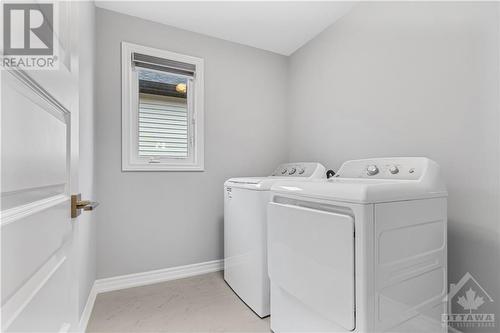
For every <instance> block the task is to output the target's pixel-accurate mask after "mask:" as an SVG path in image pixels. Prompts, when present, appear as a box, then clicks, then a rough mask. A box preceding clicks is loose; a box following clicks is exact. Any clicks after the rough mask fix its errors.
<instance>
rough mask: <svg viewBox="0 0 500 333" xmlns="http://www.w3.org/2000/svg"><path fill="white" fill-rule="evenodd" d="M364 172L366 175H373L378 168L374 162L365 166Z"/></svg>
mask: <svg viewBox="0 0 500 333" xmlns="http://www.w3.org/2000/svg"><path fill="white" fill-rule="evenodd" d="M366 173H367V174H368V176H375V175H376V174H377V173H378V168H377V166H376V165H375V164H372V165H369V166H368V167H367V168H366Z"/></svg>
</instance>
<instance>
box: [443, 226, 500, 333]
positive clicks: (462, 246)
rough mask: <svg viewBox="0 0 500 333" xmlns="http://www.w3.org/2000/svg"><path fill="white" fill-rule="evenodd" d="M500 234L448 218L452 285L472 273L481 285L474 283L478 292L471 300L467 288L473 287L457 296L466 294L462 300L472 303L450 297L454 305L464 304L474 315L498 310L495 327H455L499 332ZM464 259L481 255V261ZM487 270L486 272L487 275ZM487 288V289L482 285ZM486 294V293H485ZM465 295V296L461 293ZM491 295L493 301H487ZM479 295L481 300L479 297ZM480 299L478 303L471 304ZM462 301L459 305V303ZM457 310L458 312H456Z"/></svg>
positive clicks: (449, 278)
mask: <svg viewBox="0 0 500 333" xmlns="http://www.w3.org/2000/svg"><path fill="white" fill-rule="evenodd" d="M498 239H499V235H498V233H491V232H489V231H488V230H485V229H480V228H477V227H474V225H473V224H471V225H464V224H463V223H462V224H461V223H457V221H455V220H454V219H449V220H448V282H449V283H450V284H456V283H459V281H460V280H461V279H462V278H463V277H464V276H465V275H466V274H467V273H470V274H471V275H472V276H473V277H474V278H475V279H476V280H477V283H478V284H479V285H480V287H478V286H476V287H475V286H472V290H473V291H474V292H475V293H476V294H475V295H474V296H475V297H473V298H472V299H471V298H470V297H467V295H466V294H465V292H466V291H468V290H470V289H471V287H469V286H466V287H465V288H463V289H462V292H461V293H460V295H458V296H464V297H465V298H464V299H463V300H462V301H467V302H469V304H468V305H469V306H467V305H465V304H463V303H462V302H460V297H456V298H453V299H451V302H452V304H450V305H451V306H452V307H453V308H459V309H460V306H462V307H463V308H465V309H467V312H469V311H470V313H472V314H482V313H495V314H497V315H496V316H495V317H496V318H495V319H496V323H495V327H477V324H474V325H471V326H473V327H460V326H456V328H457V329H459V330H460V331H461V332H464V333H469V332H471V333H472V332H474V333H477V332H484V333H486V332H488V333H490V332H491V333H496V332H499V329H500V322H499V320H498V314H500V283H499V281H500V256H499V255H500V245H499V244H498ZM463 258H480V260H474V261H466V262H464V260H463ZM485 273H487V274H485ZM481 287H482V288H484V291H482V290H480V288H481ZM484 293H487V295H484ZM462 294H463V295H462ZM488 295H489V296H490V297H491V299H492V302H488V298H489V297H488ZM478 297H480V298H481V299H478ZM475 300H477V301H478V302H476V304H475V306H474V304H470V303H471V302H472V303H474V301H475ZM459 302H460V303H462V304H461V305H460V303H459ZM453 313H455V311H453ZM459 325H461V324H459Z"/></svg>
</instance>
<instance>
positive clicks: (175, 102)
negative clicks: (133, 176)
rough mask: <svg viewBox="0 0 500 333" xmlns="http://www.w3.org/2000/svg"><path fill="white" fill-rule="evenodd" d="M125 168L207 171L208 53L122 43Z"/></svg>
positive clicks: (129, 169) (123, 154)
mask: <svg viewBox="0 0 500 333" xmlns="http://www.w3.org/2000/svg"><path fill="white" fill-rule="evenodd" d="M122 170H123V171H203V59H200V58H195V57H191V56H186V55H182V54H177V53H172V52H168V51H163V50H158V49H152V48H149V47H144V46H140V45H134V44H130V43H125V42H123V43H122Z"/></svg>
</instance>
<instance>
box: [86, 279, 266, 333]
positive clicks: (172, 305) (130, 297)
mask: <svg viewBox="0 0 500 333" xmlns="http://www.w3.org/2000/svg"><path fill="white" fill-rule="evenodd" d="M87 332H270V329H269V317H267V318H265V319H260V318H259V317H258V316H257V315H256V314H255V313H253V312H252V311H251V310H250V309H249V308H248V307H247V306H246V305H245V304H244V303H243V302H242V301H241V300H240V299H239V298H238V297H237V296H236V295H235V294H234V292H233V291H232V290H231V289H230V288H229V287H228V285H227V284H226V283H225V282H224V279H223V273H222V272H216V273H210V274H205V275H199V276H195V277H190V278H185V279H180V280H174V281H167V282H163V283H158V284H154V285H149V286H143V287H136V288H130V289H125V290H118V291H111V292H107V293H103V294H99V295H98V296H97V299H96V302H95V305H94V309H93V311H92V315H91V317H90V320H89V324H88V326H87Z"/></svg>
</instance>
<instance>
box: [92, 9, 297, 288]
mask: <svg viewBox="0 0 500 333" xmlns="http://www.w3.org/2000/svg"><path fill="white" fill-rule="evenodd" d="M96 22H97V31H96V34H97V73H96V79H97V123H96V141H97V142H98V145H97V148H96V153H97V154H96V161H97V165H96V169H97V195H98V200H99V201H100V202H101V206H100V207H99V209H98V210H97V211H96V214H97V216H98V232H97V235H98V237H97V239H98V241H97V248H98V263H97V267H98V269H97V272H98V273H97V274H98V278H104V277H110V276H115V275H121V274H129V273H136V272H143V271H148V270H153V269H161V268H167V267H172V266H178V265H186V264H192V263H198V262H204V261H208V260H213V259H220V258H222V256H223V183H224V180H226V179H227V178H229V177H233V176H242V175H266V174H269V173H270V172H271V171H272V170H273V169H274V167H275V166H276V165H277V164H278V163H281V162H284V161H286V149H285V122H284V119H285V99H286V85H285V80H286V73H287V72H286V70H287V67H286V66H287V61H286V58H285V57H283V56H279V55H276V54H273V53H269V52H265V51H261V50H257V49H254V48H250V47H246V46H242V45H238V44H234V43H230V42H226V41H222V40H219V39H215V38H210V37H207V36H203V35H200V34H196V33H191V32H187V31H183V30H179V29H175V28H171V27H167V26H164V25H160V24H156V23H152V22H148V21H144V20H141V19H137V18H134V17H131V16H126V15H122V14H118V13H114V12H111V11H107V10H103V9H97V13H96ZM121 41H128V42H132V43H137V44H141V45H145V46H150V47H156V48H160V49H165V50H169V51H173V52H179V53H184V54H188V55H193V56H197V57H202V58H204V59H205V172H122V171H121V80H120V70H121V68H120V42H121Z"/></svg>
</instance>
